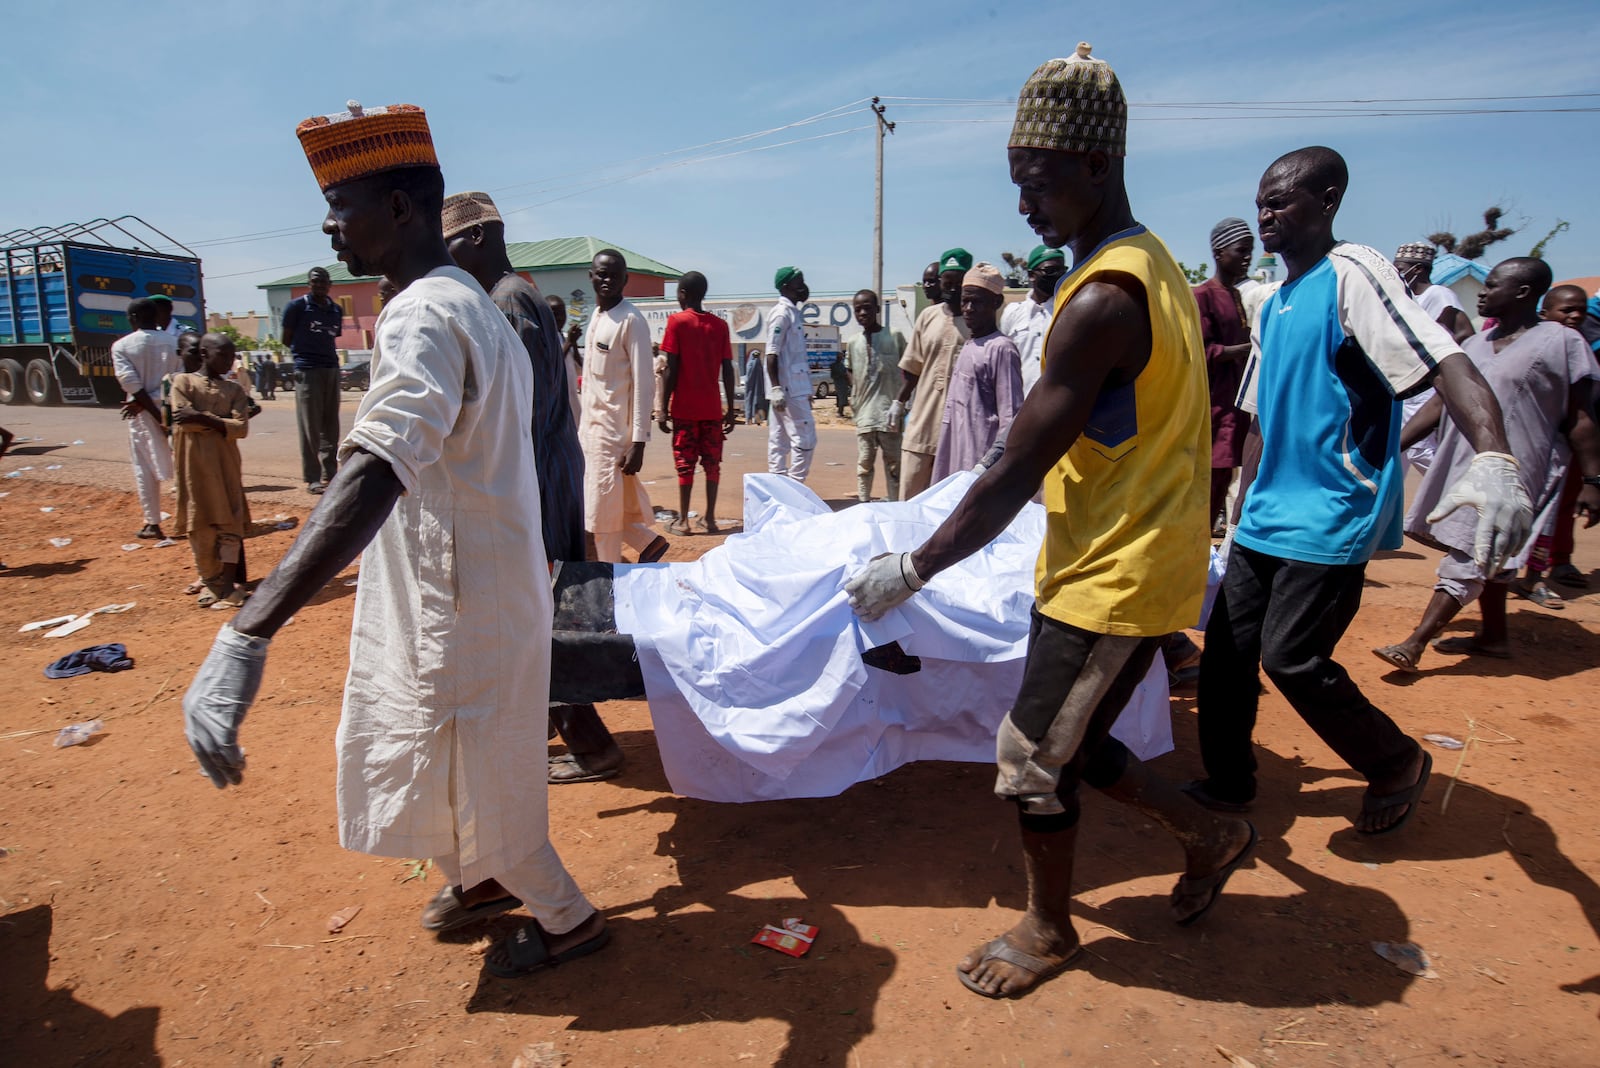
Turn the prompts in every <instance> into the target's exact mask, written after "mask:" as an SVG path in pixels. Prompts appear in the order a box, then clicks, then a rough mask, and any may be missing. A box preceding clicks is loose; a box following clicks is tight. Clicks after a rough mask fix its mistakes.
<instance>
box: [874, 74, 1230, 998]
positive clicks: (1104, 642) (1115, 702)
mask: <svg viewBox="0 0 1600 1068" xmlns="http://www.w3.org/2000/svg"><path fill="white" fill-rule="evenodd" d="M1126 130H1127V100H1126V98H1125V97H1124V96H1123V94H1122V87H1121V85H1120V84H1118V82H1117V78H1116V75H1115V74H1114V73H1113V72H1112V70H1111V68H1110V67H1109V66H1108V65H1106V64H1105V63H1104V62H1103V61H1101V60H1098V59H1094V58H1092V57H1091V56H1090V55H1089V46H1088V45H1086V44H1080V45H1079V46H1078V51H1077V54H1076V55H1075V56H1073V57H1071V58H1069V59H1056V60H1051V61H1050V62H1048V63H1045V64H1044V65H1043V66H1041V67H1040V68H1039V69H1038V70H1036V71H1035V72H1034V73H1033V76H1032V77H1031V78H1029V79H1028V82H1027V84H1025V85H1024V86H1023V87H1022V92H1021V93H1020V94H1019V96H1018V102H1017V119H1016V124H1015V126H1014V127H1013V129H1012V132H1011V139H1010V145H1009V150H1008V157H1009V161H1010V166H1011V180H1012V181H1013V182H1014V183H1016V185H1017V186H1018V188H1019V189H1020V190H1021V197H1020V199H1019V202H1018V211H1019V212H1021V213H1022V214H1023V215H1026V216H1027V218H1028V224H1029V225H1030V226H1032V227H1033V228H1034V230H1035V231H1037V232H1038V234H1039V236H1040V239H1041V240H1043V241H1044V243H1045V244H1046V245H1049V246H1051V247H1063V246H1068V247H1070V248H1071V249H1072V254H1073V262H1074V267H1073V269H1072V270H1071V271H1070V272H1068V274H1067V275H1066V277H1065V278H1063V279H1062V281H1061V283H1060V286H1059V288H1058V289H1057V291H1056V304H1055V313H1054V316H1053V318H1052V321H1051V324H1050V327H1049V329H1048V330H1047V332H1046V334H1045V339H1044V348H1043V371H1042V375H1041V377H1040V379H1039V382H1038V384H1037V385H1036V386H1035V387H1034V388H1033V390H1032V392H1030V393H1029V394H1028V397H1027V399H1026V400H1025V401H1024V402H1023V405H1022V408H1021V410H1020V411H1019V412H1018V413H1017V417H1016V420H1015V422H1013V423H1012V426H1011V433H1010V435H1009V439H1008V443H1007V447H1006V450H1005V452H1004V454H1003V455H1002V456H1001V457H1000V459H999V460H998V461H996V462H995V463H994V465H993V466H991V467H990V468H989V469H988V471H986V472H985V473H984V474H983V475H982V476H981V477H980V478H979V479H978V481H977V482H976V483H975V484H974V485H973V487H972V489H971V490H970V491H969V492H968V494H967V496H966V498H965V499H964V500H963V501H962V502H961V504H960V505H959V506H958V507H957V508H956V510H955V511H954V512H953V513H952V514H951V515H950V518H949V519H948V520H946V521H945V523H944V524H943V525H942V526H940V528H939V529H938V530H937V531H935V532H934V534H933V536H932V537H931V538H929V539H928V541H927V542H926V543H925V544H924V545H922V546H921V547H920V548H918V549H917V550H916V551H914V552H910V553H891V554H888V555H886V556H882V557H879V558H878V559H876V560H874V561H873V562H872V563H871V564H869V565H868V566H867V567H866V568H865V569H863V570H862V571H861V572H860V573H859V574H857V575H856V576H854V577H853V578H852V579H851V580H850V582H849V583H848V584H847V586H846V589H847V591H848V592H849V594H850V602H851V604H852V605H853V606H854V607H855V609H856V611H857V613H859V614H860V615H861V616H862V618H864V619H868V620H872V619H877V618H878V617H880V616H882V615H884V614H885V613H887V612H889V611H892V610H894V609H895V608H896V607H897V606H898V605H900V604H902V603H903V602H905V601H906V600H907V599H908V598H909V597H910V596H911V595H912V594H913V593H914V592H915V591H917V590H920V589H921V588H922V587H923V585H924V584H925V583H927V582H929V581H933V580H934V576H936V575H937V574H939V572H941V571H943V570H944V569H946V568H948V567H950V566H951V565H952V564H954V563H956V562H957V561H959V560H961V559H963V558H965V557H966V556H968V555H970V554H972V553H973V552H976V551H977V550H978V549H979V548H981V547H982V546H984V545H985V544H987V543H988V542H989V541H990V540H992V539H993V538H994V537H995V536H997V535H998V534H999V533H1000V532H1001V531H1003V530H1004V529H1005V528H1006V526H1007V525H1008V524H1010V522H1011V520H1012V519H1013V518H1014V517H1015V516H1016V514H1017V513H1018V512H1019V511H1020V510H1021V509H1022V506H1023V505H1024V504H1025V503H1027V501H1028V500H1029V498H1031V497H1032V496H1033V494H1034V492H1035V491H1037V490H1038V489H1039V488H1040V485H1041V483H1042V485H1043V491H1044V502H1045V508H1046V511H1047V514H1048V519H1047V523H1046V533H1045V541H1044V547H1043V549H1042V550H1041V551H1040V554H1039V565H1038V574H1037V596H1038V600H1037V603H1036V605H1035V608H1034V617H1033V626H1032V629H1031V632H1030V635H1029V646H1028V658H1027V663H1026V666H1025V668H1024V670H1023V680H1022V688H1021V691H1020V692H1019V693H1018V694H1017V698H1016V701H1015V703H1014V704H1013V705H1012V709H1011V712H1010V713H1009V714H1008V715H1007V717H1006V719H1005V721H1004V722H1003V723H1002V724H1001V727H1000V736H999V738H998V739H997V741H996V762H997V764H998V765H999V777H998V781H997V783H996V786H995V793H996V794H997V795H998V796H999V797H1001V798H1002V799H1004V800H1008V801H1013V802H1015V803H1016V805H1017V807H1018V811H1019V813H1020V818H1021V831H1022V845H1023V851H1024V854H1025V857H1026V862H1027V869H1028V910H1027V913H1026V914H1025V915H1024V916H1023V918H1022V921H1021V922H1020V923H1018V924H1017V925H1016V926H1015V927H1013V928H1012V929H1011V930H1010V931H1008V932H1006V933H1005V934H1003V935H1001V936H1000V937H998V938H996V939H994V940H993V941H990V942H988V943H987V944H985V945H983V946H980V947H979V948H978V949H976V950H974V951H973V952H972V953H970V954H968V956H967V957H966V958H965V959H964V960H962V961H961V963H960V964H959V965H958V966H957V969H956V974H957V977H958V978H959V979H960V980H961V982H962V983H963V984H964V985H965V986H966V987H967V988H968V989H970V990H972V991H974V992H975V993H978V994H982V995H984V996H985V997H1016V996H1019V995H1021V994H1025V993H1027V992H1028V991H1029V990H1032V989H1033V988H1034V987H1035V986H1037V985H1038V984H1039V983H1041V982H1043V981H1044V980H1046V979H1048V978H1050V977H1051V976H1053V975H1055V974H1056V973H1058V972H1060V971H1061V970H1062V969H1064V968H1065V967H1066V966H1067V965H1068V963H1070V962H1071V960H1072V959H1073V957H1075V956H1076V955H1077V954H1078V951H1079V948H1080V947H1079V942H1078V936H1077V933H1076V932H1075V931H1074V930H1073V928H1072V920H1071V916H1070V915H1069V907H1070V904H1071V897H1072V861H1073V853H1074V848H1075V845H1076V840H1077V823H1078V783H1079V781H1080V780H1081V781H1083V782H1087V783H1089V784H1090V785H1091V786H1094V787H1096V788H1097V789H1100V790H1102V791H1104V792H1105V793H1106V794H1107V795H1108V796H1110V797H1114V798H1116V799H1117V800H1119V801H1123V802H1126V803H1128V804H1131V805H1133V806H1134V807H1135V808H1137V809H1139V810H1140V811H1141V812H1143V813H1144V814H1145V815H1147V816H1148V817H1149V818H1151V819H1154V820H1155V821H1157V822H1158V823H1160V824H1161V825H1162V826H1163V827H1166V828H1167V829H1168V830H1169V831H1171V832H1172V833H1173V834H1174V835H1175V836H1176V837H1177V838H1178V840H1179V842H1180V843H1181V844H1182V845H1183V847H1184V853H1185V858H1186V863H1185V868H1184V875H1183V877H1182V878H1181V879H1180V880H1179V881H1178V885H1177V887H1176V888H1175V889H1174V890H1173V893H1172V898H1171V909H1172V915H1173V918H1174V919H1175V920H1177V922H1178V923H1180V924H1190V923H1193V922H1194V921H1195V920H1198V919H1199V918H1200V917H1201V916H1203V915H1204V914H1205V913H1206V912H1207V911H1208V910H1209V909H1210V908H1211V906H1212V905H1213V904H1214V903H1215V902H1216V899H1217V896H1218V895H1219V894H1220V892H1221V890H1222V885H1223V883H1224V882H1225V881H1226V880H1227V878H1228V877H1229V876H1230V875H1231V874H1232V873H1233V872H1234V870H1235V869H1237V868H1238V867H1239V866H1240V865H1241V864H1243V863H1244V862H1245V860H1246V859H1247V858H1248V857H1249V856H1250V853H1251V851H1252V850H1253V849H1254V846H1255V842H1256V834H1255V829H1254V828H1253V827H1252V826H1251V825H1250V824H1249V823H1248V822H1246V821H1244V820H1240V819H1232V818H1226V817H1220V816H1217V815H1214V814H1212V813H1210V812H1208V811H1206V810H1205V809H1203V808H1201V807H1200V806H1199V805H1198V804H1196V803H1194V802H1193V801H1192V800H1190V799H1189V798H1187V797H1186V796H1184V795H1183V794H1182V793H1180V792H1179V791H1178V790H1177V789H1176V788H1175V787H1174V786H1172V785H1170V784H1168V783H1166V782H1163V781H1161V780H1160V779H1158V778H1157V777H1155V776H1154V775H1152V774H1150V772H1149V771H1148V770H1147V769H1146V768H1145V766H1144V765H1143V764H1142V763H1140V762H1139V760H1137V759H1136V758H1135V757H1134V756H1133V755H1132V754H1131V753H1129V752H1128V750H1127V749H1126V748H1124V747H1123V746H1122V744H1121V743H1120V742H1118V741H1116V740H1115V739H1113V738H1112V737H1111V736H1110V734H1109V733H1108V732H1109V731H1110V729H1111V725H1112V723H1113V722H1114V721H1115V720H1116V718H1117V715H1118V713H1120V712H1121V710H1122V706H1123V705H1124V704H1125V703H1126V702H1127V699H1128V697H1129V695H1130V694H1131V693H1132V692H1133V690H1134V688H1135V687H1136V686H1137V685H1138V683H1139V680H1140V679H1142V678H1143V677H1144V675H1145V673H1146V671H1147V670H1149V667H1150V664H1151V662H1152V660H1153V659H1154V657H1155V655H1156V649H1157V644H1158V641H1159V639H1160V637H1161V636H1162V635H1164V634H1167V633H1170V632H1171V631H1175V630H1179V629H1182V628H1184V627H1189V626H1193V625H1194V624H1195V623H1196V622H1197V620H1198V618H1199V615H1200V602H1201V598H1202V596H1203V594H1204V590H1205V576H1206V563H1207V552H1208V545H1209V541H1208V538H1207V534H1208V532H1209V530H1210V525H1209V517H1208V516H1207V515H1206V510H1207V506H1208V502H1209V495H1210V474H1211V472H1210V464H1211V438H1210V433H1211V429H1210V428H1211V423H1210V419H1211V409H1210V400H1209V391H1208V387H1207V384H1206V371H1205V350H1204V348H1203V346H1202V344H1201V340H1200V323H1199V314H1198V312H1197V310H1196V308H1195V303H1194V298H1193V297H1192V296H1191V295H1190V291H1189V286H1188V283H1187V281H1186V280H1185V279H1184V276H1183V274H1182V273H1181V272H1180V271H1179V270H1178V267H1177V264H1176V263H1174V262H1173V259H1172V256H1171V254H1170V253H1169V252H1168V251H1167V249H1166V246H1165V245H1163V244H1162V243H1161V241H1160V240H1159V239H1158V238H1156V237H1155V236H1154V235H1152V234H1150V233H1148V232H1147V231H1146V230H1145V229H1144V227H1142V226H1140V225H1139V224H1138V223H1137V222H1136V221H1135V220H1134V217H1133V212H1132V209H1131V208H1130V207H1129V206H1128V195H1127V191H1126V188H1125V187H1124V184H1123V169H1122V167H1123V160H1122V157H1123V154H1124V145H1125V141H1126Z"/></svg>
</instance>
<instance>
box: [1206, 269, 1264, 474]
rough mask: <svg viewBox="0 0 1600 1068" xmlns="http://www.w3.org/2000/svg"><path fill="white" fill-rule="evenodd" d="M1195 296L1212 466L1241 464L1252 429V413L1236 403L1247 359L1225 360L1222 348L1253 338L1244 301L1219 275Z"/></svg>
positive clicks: (1222, 466)
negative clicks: (1208, 399)
mask: <svg viewBox="0 0 1600 1068" xmlns="http://www.w3.org/2000/svg"><path fill="white" fill-rule="evenodd" d="M1194 300H1195V303H1196V304H1198V305H1200V336H1201V338H1203V339H1204V340H1205V343H1206V378H1207V379H1208V380H1209V382H1210V384H1211V466H1212V468H1213V469H1215V468H1232V467H1238V466H1239V465H1240V464H1241V463H1242V462H1243V461H1244V437H1245V433H1246V432H1247V431H1248V430H1249V429H1250V416H1249V415H1248V414H1247V413H1246V412H1244V411H1241V410H1240V409H1238V408H1236V407H1234V401H1235V400H1236V399H1237V398H1238V396H1239V383H1240V382H1241V381H1242V380H1243V377H1244V364H1245V361H1244V360H1242V359H1241V360H1225V359H1223V358H1222V350H1223V349H1224V348H1226V347H1227V346H1229V345H1244V344H1248V343H1249V341H1250V328H1249V326H1248V325H1246V323H1245V318H1244V301H1243V300H1241V299H1240V297H1239V291H1238V290H1237V289H1234V288H1232V287H1231V286H1225V285H1223V284H1222V282H1221V281H1219V280H1218V279H1216V278H1210V279H1207V280H1206V281H1205V282H1202V283H1201V284H1200V285H1198V286H1195V289H1194Z"/></svg>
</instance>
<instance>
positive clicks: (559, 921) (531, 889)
mask: <svg viewBox="0 0 1600 1068" xmlns="http://www.w3.org/2000/svg"><path fill="white" fill-rule="evenodd" d="M541 770H542V769H541ZM433 862H434V864H436V865H437V866H438V868H439V873H440V874H441V875H443V876H444V877H445V881H446V882H447V883H448V884H449V885H451V886H461V860H460V857H459V856H458V855H456V854H451V855H450V856H447V857H434V858H433ZM494 878H495V880H496V881H497V882H499V884H500V885H501V886H503V887H505V888H506V893H508V894H512V895H514V896H515V897H516V898H518V899H519V900H520V901H521V902H522V906H523V907H524V908H526V909H527V910H528V911H529V912H531V913H532V914H533V918H534V919H536V920H538V921H539V926H540V927H543V928H544V929H545V930H546V931H548V932H549V933H550V934H553V935H559V934H566V933H567V932H568V931H570V930H572V929H573V928H574V927H576V926H578V925H579V924H580V923H582V922H583V921H584V920H587V919H588V918H589V916H590V914H591V913H593V912H594V906H593V905H591V904H589V899H588V898H586V897H584V896H583V891H582V890H579V889H578V884H577V883H576V882H574V881H573V879H572V875H571V874H570V873H568V871H567V867H566V865H565V864H562V863H561V857H560V855H559V854H557V853H556V847H555V846H553V845H551V844H550V842H549V841H548V840H546V841H545V843H544V845H542V846H540V847H539V848H538V849H536V850H534V851H533V853H532V854H530V855H529V856H528V858H527V859H526V860H524V861H523V862H522V863H520V864H518V865H517V866H516V867H514V868H512V869H511V870H510V871H504V872H500V873H498V874H497V875H495V877H494ZM462 889H463V890H470V889H472V887H470V886H467V887H462Z"/></svg>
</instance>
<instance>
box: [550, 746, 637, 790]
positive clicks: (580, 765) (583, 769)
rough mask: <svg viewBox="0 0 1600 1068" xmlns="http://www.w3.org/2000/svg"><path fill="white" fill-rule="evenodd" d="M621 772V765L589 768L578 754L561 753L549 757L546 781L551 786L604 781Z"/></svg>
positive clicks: (613, 777)
mask: <svg viewBox="0 0 1600 1068" xmlns="http://www.w3.org/2000/svg"><path fill="white" fill-rule="evenodd" d="M569 769H570V770H569ZM621 772H622V768H621V767H615V768H591V767H589V765H587V764H585V763H584V762H583V759H582V758H581V757H580V756H578V754H576V753H563V754H562V755H561V756H555V757H551V758H550V770H549V772H548V773H547V778H546V781H547V782H549V783H550V784H551V785H552V786H565V785H567V784H569V783H575V782H605V781H606V780H607V779H615V778H616V777H617V776H618V775H619V774H620V773H621Z"/></svg>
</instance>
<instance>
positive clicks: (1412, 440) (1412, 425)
mask: <svg viewBox="0 0 1600 1068" xmlns="http://www.w3.org/2000/svg"><path fill="white" fill-rule="evenodd" d="M1443 419H1444V398H1443V397H1441V396H1440V395H1439V394H1438V393H1435V394H1434V395H1433V396H1431V397H1429V398H1428V400H1427V403H1425V404H1423V406H1422V407H1420V408H1418V409H1417V414H1416V415H1413V416H1412V417H1411V418H1410V419H1409V420H1407V421H1406V425H1405V426H1404V427H1402V428H1401V430H1400V448H1401V449H1409V448H1411V446H1413V445H1415V444H1416V443H1417V442H1419V441H1421V440H1422V439H1423V438H1425V437H1427V436H1428V435H1429V434H1431V433H1433V432H1434V431H1435V430H1438V429H1439V423H1440V422H1441V421H1442V420H1443Z"/></svg>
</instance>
